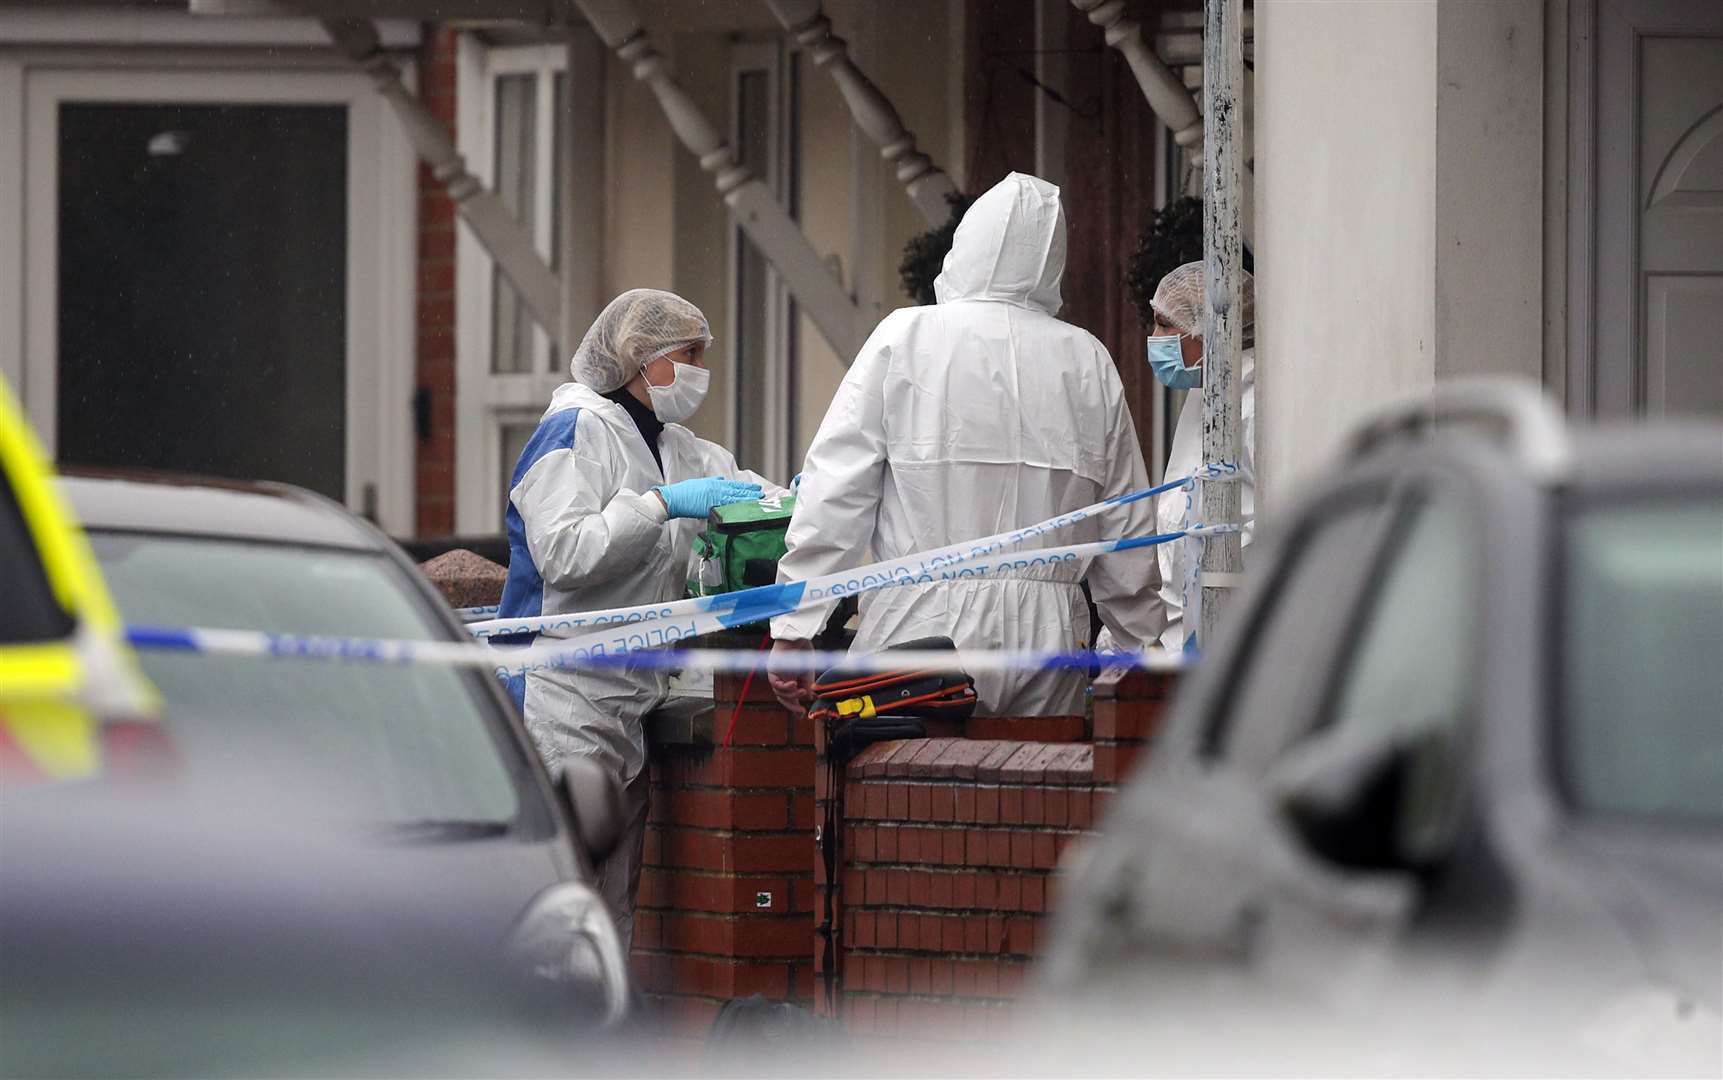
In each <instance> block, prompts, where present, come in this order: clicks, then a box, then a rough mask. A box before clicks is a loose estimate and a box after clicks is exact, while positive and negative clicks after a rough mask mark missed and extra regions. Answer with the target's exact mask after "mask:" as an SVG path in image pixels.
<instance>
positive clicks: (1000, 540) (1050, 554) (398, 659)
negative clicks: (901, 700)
mask: <svg viewBox="0 0 1723 1080" xmlns="http://www.w3.org/2000/svg"><path fill="white" fill-rule="evenodd" d="M1237 472H1238V469H1237V466H1235V465H1230V464H1225V463H1222V464H1211V465H1207V466H1204V467H1203V469H1201V470H1199V471H1198V472H1197V473H1195V474H1193V475H1192V476H1188V477H1183V478H1181V479H1178V480H1173V481H1169V482H1167V483H1165V484H1160V485H1157V486H1155V487H1151V488H1145V489H1143V490H1141V491H1136V492H1131V493H1128V494H1125V495H1120V496H1116V497H1114V498H1112V499H1107V500H1104V501H1102V502H1099V503H1095V504H1093V505H1091V506H1087V507H1084V508H1082V509H1080V510H1074V511H1071V512H1069V513H1065V514H1060V515H1058V516H1057V517H1053V518H1050V519H1048V520H1047V521H1044V522H1041V523H1039V524H1036V525H1030V526H1028V527H1026V528H1022V529H1014V530H1012V531H1010V532H1006V533H999V534H996V535H994V536H990V537H984V538H982V539H979V540H972V541H965V542H962V543H958V544H951V545H948V546H946V547H944V548H939V549H936V550H934V551H930V552H922V553H917V554H914V555H910V556H906V557H903V558H900V559H895V560H889V561H885V562H879V563H874V564H872V565H870V566H865V567H861V568H858V569H855V570H848V571H842V572H839V573H836V574H828V575H825V576H823V577H819V578H814V579H810V580H809V581H804V582H790V583H786V584H781V585H768V586H761V587H759V588H754V589H744V590H741V591H738V592H734V593H726V594H722V595H719V596H711V597H696V598H693V599H690V600H682V601H675V602H672V603H666V604H648V605H641V606H637V607H630V608H615V609H611V610H609V611H600V612H585V613H581V614H578V615H558V616H550V617H546V618H538V619H524V620H521V619H501V620H486V621H482V622H477V623H473V624H471V625H469V627H468V629H469V630H470V631H471V632H473V634H474V635H475V636H476V637H480V638H487V637H498V636H503V635H513V634H520V633H533V632H541V633H542V632H545V631H546V630H554V631H559V632H561V633H563V634H567V635H568V636H565V637H556V636H554V634H552V633H546V637H550V638H552V640H549V641H544V642H541V643H538V644H533V645H527V646H515V647H500V646H499V647H486V646H483V645H478V644H474V645H462V644H455V643H453V642H436V641H404V640H388V639H368V638H349V637H340V636H334V635H294V634H269V633H263V632H258V631H242V630H218V629H210V628H202V627H160V626H134V627H129V628H128V631H127V633H128V636H129V637H130V639H131V641H132V644H133V645H134V646H135V647H137V648H140V649H156V650H172V651H186V652H197V653H217V654H224V655H240V656H258V657H265V656H267V657H278V658H279V657H299V658H306V659H322V660H336V661H345V662H358V663H381V664H442V665H458V666H470V667H491V668H493V669H494V670H495V672H496V674H497V675H498V676H500V677H509V676H520V675H524V674H526V673H528V672H531V671H540V670H547V669H552V668H567V667H601V666H602V667H609V666H616V665H619V664H620V665H625V666H626V665H628V664H631V663H637V664H643V665H657V666H665V667H689V666H691V664H690V661H689V659H688V652H689V651H688V650H683V651H682V652H681V653H680V654H679V655H678V656H677V657H676V658H675V659H673V660H667V661H663V662H659V661H641V660H639V659H638V657H640V656H642V655H644V654H646V653H648V652H650V651H651V650H658V649H664V648H666V647H668V646H673V645H677V644H679V643H680V642H683V641H688V640H691V639H693V638H697V637H701V636H703V635H706V634H710V633H715V632H717V631H720V630H725V629H729V628H732V627H736V626H742V625H746V624H750V623H756V622H760V621H762V620H765V619H769V618H772V617H775V616H778V615H785V614H790V613H792V612H795V611H798V610H800V609H802V608H803V607H808V606H812V605H814V604H818V603H823V602H827V601H831V600H835V599H838V598H840V597H844V596H851V595H856V594H859V593H863V592H871V591H874V590H877V589H885V588H894V587H901V586H916V585H926V584H935V583H938V582H942V581H956V580H968V579H975V578H987V577H991V576H995V575H1003V574H1008V573H1012V572H1021V571H1023V570H1026V569H1038V568H1046V567H1054V566H1058V565H1060V564H1062V563H1068V562H1079V561H1083V560H1087V559H1092V558H1096V557H1099V556H1103V555H1107V554H1111V553H1114V552H1120V551H1130V550H1136V549H1140V548H1148V547H1153V546H1155V545H1158V544H1164V543H1168V542H1171V541H1174V540H1179V539H1183V538H1186V537H1190V538H1199V537H1203V536H1208V535H1214V534H1218V533H1224V532H1235V531H1238V530H1239V529H1240V528H1241V526H1236V525H1220V526H1203V525H1195V526H1191V527H1190V528H1188V529H1185V530H1182V531H1179V532H1175V533H1166V534H1162V535H1158V536H1146V537H1128V538H1124V539H1119V540H1100V541H1093V542H1089V543H1083V544H1071V545H1066V546H1063V547H1052V548H1037V549H1034V550H1032V551H1029V552H1024V553H1021V554H1015V555H1003V556H1001V557H998V558H990V556H995V555H998V554H999V553H1000V552H1002V551H1004V549H1006V548H1010V547H1015V546H1017V545H1018V544H1021V543H1023V542H1024V541H1025V540H1029V539H1032V538H1034V537H1037V536H1042V535H1045V534H1047V533H1049V532H1053V531H1056V530H1058V529H1063V528H1067V527H1069V526H1071V525H1074V524H1077V523H1078V522H1081V521H1084V520H1086V519H1088V518H1089V517H1092V516H1094V515H1096V514H1099V513H1102V512H1104V511H1106V510H1109V509H1113V508H1116V507H1119V506H1124V505H1128V504H1130V503H1134V502H1137V501H1140V500H1142V499H1146V498H1149V497H1151V496H1154V495H1157V494H1160V493H1162V492H1165V491H1170V490H1173V489H1174V488H1179V487H1183V486H1185V485H1188V484H1191V483H1192V482H1193V481H1194V480H1196V479H1231V478H1233V477H1234V476H1236V474H1237ZM648 623H650V624H654V625H644V624H648ZM581 627H590V629H586V630H585V632H583V633H569V631H571V630H578V629H580V628H581ZM717 655H719V656H724V655H728V654H725V653H723V652H722V651H718V652H717ZM968 655H969V656H971V657H978V656H980V655H984V654H975V653H970V654H968ZM996 655H998V656H1007V655H1008V654H996ZM1133 655H1135V654H1112V653H1106V654H1100V653H1024V654H1009V658H1008V659H1003V660H998V659H996V660H991V661H987V664H988V667H987V668H985V670H1021V669H1022V668H1023V667H1032V668H1033V667H1041V666H1046V665H1051V666H1052V667H1053V668H1055V669H1058V668H1069V667H1072V666H1084V667H1088V666H1092V665H1094V664H1097V663H1100V664H1115V663H1123V662H1125V661H1124V660H1121V659H1120V657H1130V656H1133ZM626 657H635V658H636V659H635V660H632V661H631V660H628V659H625V658H626ZM499 661H500V662H499ZM744 662H746V664H747V666H746V667H743V666H742V665H743V663H744ZM908 662H909V661H908V660H907V659H906V658H905V657H903V656H902V655H893V656H891V657H889V658H887V659H885V660H882V661H881V663H882V664H887V665H890V667H889V668H885V669H886V670H895V669H898V668H901V666H902V665H903V664H905V663H908ZM967 662H968V661H966V663H967ZM977 662H979V661H977ZM723 663H724V664H725V665H730V664H735V665H736V669H737V670H752V668H753V666H754V665H755V664H757V661H755V660H751V659H747V658H742V659H737V660H733V661H732V660H726V661H724V662H723ZM994 665H1005V666H1001V667H997V668H996V667H995V666H994ZM1012 665H1015V666H1012ZM714 670H717V669H716V668H715V669H714Z"/></svg>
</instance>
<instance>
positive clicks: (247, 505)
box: [60, 470, 384, 551]
mask: <svg viewBox="0 0 1723 1080" xmlns="http://www.w3.org/2000/svg"><path fill="white" fill-rule="evenodd" d="M60 483H61V489H62V490H63V491H64V492H65V494H66V498H67V500H68V501H69V502H70V503H71V504H72V509H73V510H74V511H75V512H76V514H77V517H78V520H79V521H80V522H82V523H83V525H84V527H85V528H88V529H93V530H97V531H122V532H152V533H173V534H178V535H182V536H214V537H223V538H229V539H235V540H257V541H269V542H276V543H287V544H308V545H316V546H319V547H338V548H349V549H353V550H362V551H381V550H384V544H383V541H382V538H381V536H380V535H379V534H377V533H375V532H373V531H372V530H371V529H370V528H369V527H367V526H366V525H365V524H364V523H363V522H362V521H360V520H359V519H358V518H355V517H353V516H352V515H351V514H349V513H347V511H345V510H343V509H342V508H341V507H340V506H338V505H336V504H335V503H334V502H331V501H330V500H328V499H325V498H323V497H322V496H321V495H316V494H313V493H312V492H309V491H306V490H304V489H303V488H297V487H293V486H292V485H290V484H275V483H251V482H245V481H235V480H221V479H214V478H210V477H200V476H182V475H175V474H171V473H147V472H95V471H84V470H71V471H67V472H65V473H63V474H62V475H61V478H60Z"/></svg>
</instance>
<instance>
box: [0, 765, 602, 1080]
mask: <svg viewBox="0 0 1723 1080" xmlns="http://www.w3.org/2000/svg"><path fill="white" fill-rule="evenodd" d="M0 814H3V815H4V821H5V823H6V825H5V832H6V844H5V873H4V874H0V956H4V957H5V977H4V978H0V1076H8V1077H10V1076H18V1077H43V1076H206V1077H214V1076H258V1077H263V1076H306V1077H309V1076H551V1075H570V1074H574V1073H577V1072H594V1071H606V1070H605V1068H604V1066H602V1065H601V1064H598V1063H601V1062H603V1061H605V1060H606V1059H607V1058H610V1059H614V1057H615V1055H616V1054H617V1053H619V1052H620V1049H619V1048H617V1047H615V1046H614V1044H613V1042H612V1040H611V1038H610V1036H609V1035H608V1033H605V1032H599V1031H594V1030H593V1028H592V1027H591V1026H590V1025H582V1024H581V1023H578V1022H577V1018H578V1017H579V1016H580V1015H581V1014H582V1009H583V1005H584V1004H588V1003H585V1002H583V1001H582V1000H580V994H579V992H578V990H576V989H574V988H572V987H571V986H570V985H569V984H568V983H567V982H566V981H561V980H555V979H545V978H543V977H542V976H541V973H540V971H539V967H540V965H541V964H542V963H543V962H544V961H545V960H546V959H547V957H545V956H543V955H541V954H538V953H535V951H534V948H535V945H536V943H537V942H538V937H537V935H538V929H535V928H534V927H535V923H534V922H529V923H527V924H526V925H525V926H524V927H523V929H522V930H521V931H518V932H517V933H516V935H515V936H514V937H513V938H512V939H510V940H508V941H504V940H503V939H502V935H501V934H499V933H492V932H490V928H492V927H497V926H506V925H507V919H509V918H511V917H513V916H514V915H516V914H517V913H518V912H517V908H518V906H519V897H518V895H513V893H514V890H512V889H511V888H510V883H507V882H503V881H499V880H496V879H491V878H486V877H474V876H463V875H450V874H449V873H448V872H447V871H448V869H449V868H448V867H446V866H444V865H443V864H441V863H439V862H437V861H435V860H426V859H424V858H423V857H422V853H420V852H418V851H416V850H415V849H411V848H379V847H377V846H376V845H372V844H364V843H360V842H355V841H353V840H352V838H345V837H341V836H339V835H335V834H331V833H330V832H329V831H328V830H327V829H324V828H321V827H320V826H319V823H317V822H316V821H314V820H305V819H292V818H289V817H284V816H283V815H281V814H280V813H278V812H275V811H264V810H262V809H261V808H259V807H254V806H247V805H239V806H233V807H229V808H228V810H227V812H226V813H225V814H220V815H218V814H211V813H207V812H205V808H203V807H199V806H196V805H192V804H188V803H186V802H184V801H183V800H180V799H177V798H173V797H169V795H168V793H167V792H164V791H163V790H162V789H159V788H155V789H151V788H139V787H129V788H111V787H103V788H99V789H94V790H91V789H83V790H78V789H74V788H71V787H60V788H54V789H46V794H45V795H44V793H43V789H37V790H35V791H30V792H26V793H20V792H12V791H8V792H0ZM547 918H548V919H549V920H550V921H552V922H554V921H555V918H554V916H546V915H544V914H538V915H535V916H534V919H535V920H536V925H538V927H539V929H546V928H549V929H554V928H553V927H548V926H547V925H546V920H547ZM565 947H566V940H565ZM608 1071H609V1072H611V1073H612V1074H614V1072H615V1071H617V1069H616V1066H614V1065H612V1066H611V1067H610V1068H609V1070H608Z"/></svg>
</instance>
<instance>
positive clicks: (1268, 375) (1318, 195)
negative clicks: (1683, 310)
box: [1256, 0, 1530, 512]
mask: <svg viewBox="0 0 1723 1080" xmlns="http://www.w3.org/2000/svg"><path fill="white" fill-rule="evenodd" d="M1436 16H1437V10H1436V3H1435V0H1356V2H1353V3H1344V4H1340V3H1332V2H1329V0H1258V2H1257V5H1256V64H1257V67H1256V73H1257V77H1256V117H1257V122H1256V138H1257V147H1256V182H1257V189H1256V196H1257V219H1256V220H1257V226H1256V227H1257V237H1258V250H1257V256H1256V257H1257V262H1256V280H1257V324H1258V350H1257V352H1258V361H1257V371H1258V375H1257V380H1258V390H1257V394H1258V398H1257V416H1258V428H1259V430H1258V433H1257V440H1258V442H1257V460H1258V463H1259V471H1260V474H1261V475H1260V476H1259V487H1260V489H1261V495H1260V496H1259V503H1258V505H1259V506H1268V507H1269V509H1270V512H1272V510H1273V507H1274V506H1275V505H1277V504H1282V503H1283V501H1284V499H1285V498H1286V497H1287V496H1288V495H1290V494H1292V493H1294V492H1295V491H1296V489H1297V488H1298V487H1299V486H1300V485H1301V483H1303V482H1305V481H1307V480H1308V479H1309V478H1310V477H1311V476H1312V474H1313V473H1314V472H1316V471H1317V470H1318V469H1320V468H1321V467H1322V465H1323V464H1324V463H1325V462H1326V461H1328V460H1329V458H1330V457H1331V456H1332V455H1333V454H1334V453H1335V450H1336V446H1337V443H1338V441H1339V438H1340V437H1341V435H1342V434H1343V433H1344V432H1345V431H1346V429H1347V427H1348V425H1349V424H1350V423H1351V422H1352V421H1354V420H1356V419H1357V417H1358V416H1359V415H1360V414H1362V413H1365V412H1368V411H1369V410H1370V409H1371V408H1372V407H1374V406H1375V405H1377V404H1378V403H1380V402H1382V401H1384V400H1387V399H1392V398H1394V397H1397V396H1400V395H1402V394H1404V393H1407V392H1410V391H1412V390H1414V389H1416V388H1419V387H1428V386H1430V385H1432V383H1433V381H1434V379H1435V375H1436V365H1435V355H1436V353H1435V267H1436V260H1435V253H1434V243H1435V193H1436V97H1437V77H1436V76H1437V66H1436V38H1437V34H1436V29H1437V28H1436V23H1437V18H1436ZM1528 211H1530V208H1529V207H1528Z"/></svg>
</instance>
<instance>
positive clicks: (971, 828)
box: [842, 739, 1095, 1038]
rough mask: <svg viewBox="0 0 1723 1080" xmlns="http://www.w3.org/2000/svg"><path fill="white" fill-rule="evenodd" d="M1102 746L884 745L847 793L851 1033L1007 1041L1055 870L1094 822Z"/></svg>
mask: <svg viewBox="0 0 1723 1080" xmlns="http://www.w3.org/2000/svg"><path fill="white" fill-rule="evenodd" d="M1094 801H1095V777H1094V747H1092V746H1089V745H1086V744H1082V743H1037V742H1017V741H1011V740H972V739H917V740H907V741H903V742H891V743H877V744H875V745H874V746H871V747H869V748H868V749H867V750H865V751H863V752H862V753H861V754H860V755H859V756H858V757H857V758H856V759H855V761H853V762H851V763H850V766H849V772H848V782H847V785H846V788H845V792H844V818H845V830H844V847H845V852H844V853H845V859H844V872H843V897H844V921H843V926H844V937H843V941H844V953H843V960H842V975H843V1019H844V1022H845V1023H846V1025H847V1026H848V1027H849V1028H850V1030H851V1031H853V1032H855V1033H856V1034H864V1035H865V1034H880V1035H895V1034H898V1033H900V1032H901V1033H904V1034H911V1033H914V1032H916V1031H917V1030H919V1029H923V1028H925V1029H927V1033H928V1034H933V1033H936V1032H937V1033H938V1034H940V1035H941V1036H942V1037H948V1038H949V1037H952V1036H954V1035H955V1036H964V1035H967V1036H971V1037H974V1038H983V1037H986V1036H989V1035H996V1034H1001V1033H1002V1032H1003V1028H1002V1025H1003V1024H1004V1023H1006V1022H1007V1021H1006V1018H1005V1015H1004V1013H1003V1012H1002V1011H1001V1009H1000V1006H1001V1005H1003V1004H1004V1003H1006V1002H1009V1001H1010V1000H1011V999H1012V998H1014V997H1016V996H1017V994H1018V993H1019V991H1020V990H1021V988H1022V985H1023V980H1024V978H1025V975H1026V973H1027V969H1028V965H1029V962H1030V960H1031V959H1032V958H1033V957H1034V956H1035V954H1036V952H1037V951H1038V948H1039V946H1040V944H1041V941H1042V938H1043V936H1044V934H1045V932H1046V918H1047V916H1046V912H1047V911H1048V910H1049V907H1048V904H1049V895H1050V893H1051V892H1052V887H1053V871H1054V868H1055V867H1056V866H1057V865H1058V862H1059V859H1060V857H1061V856H1062V855H1064V853H1065V848H1066V847H1067V846H1068V845H1069V844H1070V843H1071V842H1072V841H1073V840H1075V839H1076V838H1077V837H1078V836H1079V835H1080V834H1081V832H1082V831H1083V830H1084V829H1087V828H1088V827H1089V826H1090V824H1091V823H1092V821H1093V816H1094Z"/></svg>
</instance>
